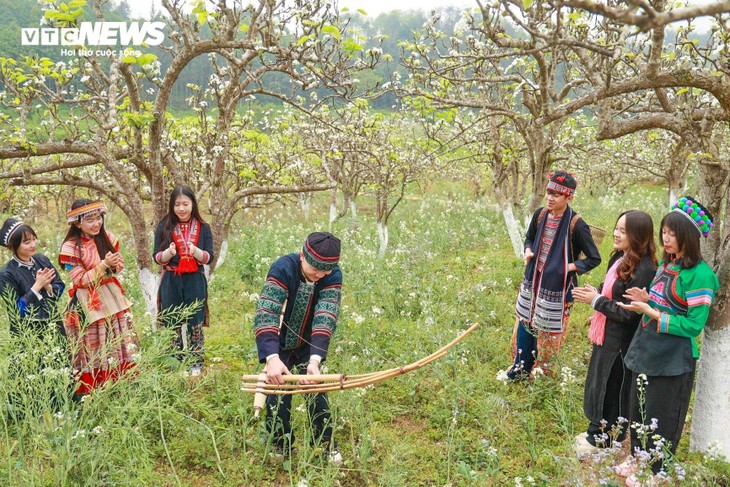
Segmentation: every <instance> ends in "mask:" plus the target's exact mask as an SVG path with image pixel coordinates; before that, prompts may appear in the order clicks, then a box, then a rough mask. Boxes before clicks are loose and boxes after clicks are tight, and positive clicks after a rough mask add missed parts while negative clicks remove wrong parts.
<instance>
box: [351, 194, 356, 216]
mask: <svg viewBox="0 0 730 487" xmlns="http://www.w3.org/2000/svg"><path fill="white" fill-rule="evenodd" d="M350 216H351V217H352V219H353V220H357V203H356V202H355V198H353V199H352V200H351V201H350Z"/></svg>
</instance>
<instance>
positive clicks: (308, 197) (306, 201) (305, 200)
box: [299, 193, 312, 222]
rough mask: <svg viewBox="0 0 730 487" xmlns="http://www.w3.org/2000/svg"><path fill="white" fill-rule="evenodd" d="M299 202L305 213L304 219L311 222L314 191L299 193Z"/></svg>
mask: <svg viewBox="0 0 730 487" xmlns="http://www.w3.org/2000/svg"><path fill="white" fill-rule="evenodd" d="M299 204H300V205H301V207H302V212H303V213H304V221H306V222H309V217H310V216H311V214H312V193H301V194H300V195H299Z"/></svg>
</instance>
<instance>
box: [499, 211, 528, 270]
mask: <svg viewBox="0 0 730 487" xmlns="http://www.w3.org/2000/svg"><path fill="white" fill-rule="evenodd" d="M500 209H501V210H502V216H503V217H504V224H505V226H506V227H507V233H508V234H509V240H510V242H512V251H513V252H514V253H515V256H516V257H518V258H520V259H521V258H522V257H523V256H524V254H523V248H522V247H523V240H522V228H521V227H520V223H519V222H518V221H517V219H516V218H515V214H514V212H513V211H512V205H511V204H510V203H509V202H508V203H507V204H505V205H500Z"/></svg>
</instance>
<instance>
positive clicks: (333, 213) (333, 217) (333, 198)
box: [330, 186, 338, 230]
mask: <svg viewBox="0 0 730 487" xmlns="http://www.w3.org/2000/svg"><path fill="white" fill-rule="evenodd" d="M337 213H338V211H337V186H335V187H334V188H332V191H330V230H331V229H332V224H333V223H334V222H335V221H337Z"/></svg>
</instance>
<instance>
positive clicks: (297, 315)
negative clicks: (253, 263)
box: [253, 233, 342, 448]
mask: <svg viewBox="0 0 730 487" xmlns="http://www.w3.org/2000/svg"><path fill="white" fill-rule="evenodd" d="M339 245H340V244H339V240H337V239H336V238H335V237H334V236H332V235H331V234H329V233H314V234H312V235H310V238H309V239H308V240H307V242H305V244H304V247H303V249H302V254H289V255H285V256H283V257H280V258H279V259H277V260H276V261H275V262H274V264H273V265H272V266H271V269H270V270H269V273H268V275H267V277H266V282H265V283H264V287H263V290H262V291H261V294H260V296H259V300H258V303H257V305H256V317H255V319H254V325H253V328H254V333H255V335H256V346H257V348H258V355H259V361H260V362H261V363H264V362H266V361H267V359H268V358H269V357H271V356H272V355H277V354H278V356H279V358H280V359H281V360H282V362H283V363H284V364H285V365H286V367H287V368H288V369H289V370H292V369H297V370H298V371H299V373H301V371H305V370H306V369H307V363H308V362H310V361H311V360H315V361H316V362H317V363H319V362H321V361H324V360H326V359H327V352H328V350H329V344H330V338H331V336H332V334H333V333H334V331H335V328H336V326H337V319H338V316H339V311H340V299H341V294H342V273H341V271H340V268H339V266H338V265H337V262H338V260H339V256H340V247H339ZM301 259H305V260H306V262H308V263H309V265H311V266H313V267H314V268H315V269H317V270H319V271H324V273H326V275H324V277H322V278H321V279H318V280H317V281H316V282H310V281H308V280H307V279H306V278H305V276H304V274H303V271H302V262H301ZM291 400H292V397H291V396H289V395H287V396H282V397H280V398H279V397H277V396H275V395H270V396H268V397H267V400H266V404H267V409H268V416H267V429H268V431H269V433H270V434H272V436H273V439H274V442H275V445H276V446H277V448H286V447H287V446H289V445H290V444H291V441H293V439H294V437H293V433H292V430H291V421H290V416H291ZM307 408H308V411H309V417H310V421H311V423H312V427H313V430H314V434H313V438H312V441H313V442H319V441H321V442H322V444H324V445H325V446H326V448H330V444H331V439H332V425H331V424H330V408H329V402H328V400H327V395H326V394H315V395H314V397H308V398H307ZM333 448H334V447H333Z"/></svg>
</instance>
